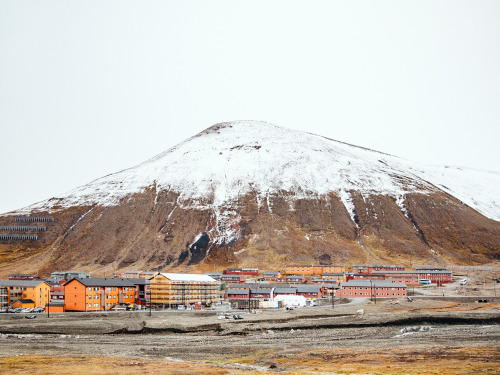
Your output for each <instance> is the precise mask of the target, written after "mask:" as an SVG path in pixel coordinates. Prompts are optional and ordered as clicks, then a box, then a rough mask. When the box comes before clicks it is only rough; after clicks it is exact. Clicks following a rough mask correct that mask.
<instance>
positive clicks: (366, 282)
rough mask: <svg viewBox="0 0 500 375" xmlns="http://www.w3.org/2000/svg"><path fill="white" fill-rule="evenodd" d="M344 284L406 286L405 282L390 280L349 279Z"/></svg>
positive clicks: (380, 286) (383, 286)
mask: <svg viewBox="0 0 500 375" xmlns="http://www.w3.org/2000/svg"><path fill="white" fill-rule="evenodd" d="M344 286H363V287H370V286H374V287H379V288H388V287H391V288H406V284H404V283H396V282H394V281H390V280H349V281H348V282H345V283H342V287H344Z"/></svg>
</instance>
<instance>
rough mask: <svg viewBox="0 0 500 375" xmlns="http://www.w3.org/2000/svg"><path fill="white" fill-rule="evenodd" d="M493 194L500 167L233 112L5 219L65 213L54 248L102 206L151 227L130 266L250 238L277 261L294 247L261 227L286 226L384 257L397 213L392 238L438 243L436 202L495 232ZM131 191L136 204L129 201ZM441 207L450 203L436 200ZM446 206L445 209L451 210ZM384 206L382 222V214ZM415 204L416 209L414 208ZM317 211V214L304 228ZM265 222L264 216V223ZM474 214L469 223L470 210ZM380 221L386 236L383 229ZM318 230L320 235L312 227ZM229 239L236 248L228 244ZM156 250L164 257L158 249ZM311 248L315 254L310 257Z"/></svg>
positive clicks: (182, 258) (248, 242) (497, 192)
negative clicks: (383, 148)
mask: <svg viewBox="0 0 500 375" xmlns="http://www.w3.org/2000/svg"><path fill="white" fill-rule="evenodd" d="M498 197H500V173H499V172H487V171H479V170H471V169H463V168H452V167H439V166H432V167H427V166H421V165H418V164H417V163H414V162H410V161H407V160H404V159H401V158H398V157H396V156H392V155H388V154H384V153H381V152H377V151H373V150H369V149H366V148H362V147H357V146H353V145H350V144H346V143H343V142H339V141H335V140H332V139H328V138H325V137H322V136H319V135H314V134H309V133H305V132H300V131H295V130H290V129H286V128H282V127H279V126H276V125H272V124H268V123H263V122H256V121H236V122H230V123H222V124H217V125H214V126H212V127H210V128H208V129H206V130H205V131H203V132H201V133H199V134H197V135H195V136H194V137H192V138H189V139H188V140H186V141H184V142H182V143H180V144H178V145H177V146H175V147H172V148H170V149H169V150H167V151H165V152H164V153H162V154H160V155H158V156H156V157H154V158H152V159H150V160H148V161H146V162H144V163H142V164H140V165H138V166H136V167H133V168H130V169H127V170H124V171H121V172H118V173H115V174H111V175H108V176H106V177H103V178H101V179H98V180H95V181H93V182H91V183H89V184H87V185H84V186H81V187H79V188H77V189H74V190H72V191H70V192H69V193H67V194H64V195H63V196H61V197H57V198H52V199H50V200H48V201H44V202H40V203H38V204H35V205H32V206H30V207H27V208H25V209H22V210H19V211H15V212H12V213H9V214H7V215H6V216H4V218H3V219H4V221H5V220H8V218H9V216H10V217H12V216H14V215H17V216H19V215H31V214H34V213H37V214H39V213H45V214H47V215H53V216H55V217H65V218H67V219H68V223H67V226H65V225H62V226H61V227H60V231H61V233H59V236H56V237H54V238H55V240H56V241H57V240H60V236H61V235H62V236H63V237H64V239H63V240H61V241H60V243H58V244H55V242H52V243H50V241H49V243H46V244H45V246H49V245H50V246H52V251H54V249H59V248H67V247H68V246H70V247H72V246H75V245H70V244H71V241H69V240H68V238H70V237H72V236H73V235H74V234H75V233H78V231H79V230H78V228H85V233H87V234H92V235H93V236H94V237H95V236H96V233H94V232H93V230H91V229H89V228H97V227H100V224H102V223H105V222H106V220H107V219H106V217H107V216H109V215H111V216H114V217H115V220H117V221H119V222H120V221H124V222H127V223H128V224H126V225H122V226H120V228H121V229H120V231H125V232H128V231H131V232H129V233H132V232H133V230H132V228H136V227H138V226H141V225H142V226H146V227H147V228H148V229H147V232H148V233H149V235H150V237H151V238H153V239H154V238H156V240H153V241H152V242H151V239H149V240H148V241H146V242H147V243H148V245H147V246H146V247H148V248H150V250H147V251H146V250H141V251H144V252H147V253H148V254H149V253H151V255H148V259H152V260H147V259H143V258H142V259H141V258H140V257H139V258H138V257H132V258H133V261H132V262H131V263H130V264H137V265H138V266H140V265H142V266H151V265H153V264H156V265H157V266H162V265H171V264H173V263H175V264H177V265H179V264H184V263H185V262H188V263H191V264H194V263H197V264H198V263H200V261H201V260H203V259H204V260H205V261H206V260H207V259H208V258H210V252H212V253H216V252H217V249H218V248H223V247H224V246H226V254H225V255H224V257H225V258H227V259H225V261H227V262H234V261H237V262H239V259H245V258H248V259H247V260H248V261H250V260H251V259H252V257H253V256H254V255H255V254H253V255H252V253H255V251H253V250H252V249H254V248H260V249H262V248H269V249H271V250H270V252H271V253H273V254H274V253H275V255H276V254H277V256H278V257H279V255H280V254H281V257H282V258H283V259H284V260H290V261H293V260H294V259H295V258H294V257H293V255H292V254H288V253H286V252H283V251H281V252H280V250H279V249H278V248H279V245H278V244H272V242H273V240H271V239H272V238H274V237H276V236H275V235H271V234H269V233H268V232H269V230H271V229H272V230H273V231H274V232H273V233H275V234H276V233H278V235H277V237H279V238H286V236H289V237H290V238H296V239H297V241H299V240H298V237H300V241H299V242H302V240H303V239H305V241H307V242H308V246H303V245H300V246H298V247H305V248H307V249H309V250H308V251H306V253H307V252H309V253H310V252H314V251H316V250H315V249H317V248H322V249H324V251H325V253H324V254H322V255H326V256H325V257H324V258H325V259H339V260H341V259H347V258H350V257H349V256H344V255H342V256H341V255H340V254H341V253H342V252H343V251H340V252H339V254H337V255H339V256H338V257H336V252H335V243H334V242H331V241H332V240H333V239H334V238H336V241H337V242H339V241H340V242H342V243H343V245H342V246H340V247H339V248H343V249H344V248H346V246H347V245H348V246H347V248H350V247H353V248H356V249H357V250H356V251H354V252H355V253H356V254H357V255H356V256H355V257H354V258H359V259H361V258H363V257H364V258H367V260H369V259H370V257H372V258H377V257H378V258H380V259H382V258H383V257H382V258H381V257H380V256H379V255H377V254H378V253H379V249H384V248H393V245H390V244H387V243H386V241H391V238H393V237H394V232H398V231H399V229H398V230H396V229H395V228H394V225H395V223H392V222H393V221H395V222H398V220H401V221H402V223H403V224H401V223H398V224H397V225H396V226H402V227H401V228H400V229H402V228H403V227H405V230H404V231H403V232H405V231H407V230H408V228H406V226H409V227H410V232H411V231H413V232H414V233H413V234H411V233H406V234H404V235H402V233H399V232H398V240H397V241H396V242H398V243H400V244H401V245H403V244H405V243H409V245H408V246H406V247H407V248H412V249H413V248H414V247H415V246H416V247H415V249H416V248H419V249H420V248H422V247H423V248H426V249H427V250H428V251H429V252H430V253H429V255H430V256H436V255H435V254H437V253H438V252H440V251H441V252H442V250H446V249H447V245H446V244H445V243H441V242H440V241H433V240H432V239H431V241H429V238H428V237H429V234H430V232H433V230H430V228H429V229H427V228H426V226H427V225H428V226H429V227H432V225H433V224H432V223H431V221H432V220H433V219H429V217H432V216H433V213H436V212H444V211H446V214H445V216H446V217H449V216H450V215H451V221H452V222H453V225H451V224H450V226H449V227H453V228H454V227H456V226H457V220H458V221H459V222H462V221H463V220H465V219H464V218H463V216H464V212H467V214H465V216H470V215H474V216H475V217H476V216H477V217H480V218H481V220H480V221H484V222H487V223H488V224H487V227H488V228H487V229H485V230H486V231H491V230H493V231H494V232H495V233H496V234H497V235H498V228H499V223H498V221H500V200H499V198H498ZM139 201H144V202H142V203H141V204H140V205H138V202H139ZM381 202H383V203H381ZM143 205H144V207H143ZM146 206H147V208H146ZM308 206H309V207H308ZM445 206H448V207H447V208H443V207H445ZM450 207H453V212H454V213H453V214H452V213H450V212H449V211H450ZM471 208H472V209H473V210H472V209H471ZM422 210H423V211H422ZM443 210H444V211H443ZM474 210H475V211H477V212H475V211H474ZM459 211H461V213H460V214H458V212H459ZM70 212H71V213H72V214H70ZM117 212H120V216H119V217H117V216H116V215H117ZM138 212H141V214H138ZM304 212H308V214H307V215H308V216H309V215H310V216H311V217H310V218H309V219H306V221H309V222H301V220H303V219H301V216H303V213H304ZM388 212H390V216H391V217H392V218H391V219H390V221H391V223H387V218H384V217H385V216H386V215H387V213H388ZM398 212H399V214H398ZM421 212H424V213H426V214H425V215H422V218H419V214H420V213H421ZM474 212H475V213H474ZM146 213H147V214H146ZM480 214H481V215H480ZM141 215H142V216H144V215H145V216H144V217H142V216H141ZM315 215H317V217H316V218H315V217H314V216H315ZM325 215H326V216H325ZM398 215H399V219H398V220H396V219H395V216H398ZM483 215H484V216H483ZM437 216H441V215H440V214H438V215H437ZM133 217H138V220H133V219H132V218H133ZM139 217H140V218H139ZM194 217H196V219H195V222H197V224H196V225H193V223H189V224H187V223H184V224H182V227H183V228H184V229H183V230H182V235H180V234H177V233H178V232H179V228H180V227H179V223H180V222H185V221H186V220H188V218H190V219H192V218H194ZM326 217H327V218H329V219H327V218H326ZM457 218H460V219H457ZM487 218H490V219H492V220H496V222H495V221H492V220H488V219H487ZM318 219H319V221H321V222H322V223H321V224H319V223H318V224H314V225H312V227H314V228H310V227H311V223H316V222H317V221H318ZM330 219H331V220H330ZM248 220H250V221H248ZM438 220H442V218H441V219H438ZM471 220H472V219H471ZM263 221H266V222H267V223H266V224H265V225H264V223H263ZM465 221H467V220H465ZM472 221H474V222H475V223H476V224H477V219H476V218H474V219H473V220H472ZM91 222H92V224H91ZM100 222H101V223H100ZM132 222H133V223H134V224H133V225H132V228H131V227H130V225H131V223H132ZM255 222H260V224H259V225H260V226H261V227H262V226H264V227H267V229H265V230H264V229H262V230H263V231H264V232H266V233H267V236H268V237H269V240H266V241H264V242H265V245H263V243H262V241H263V240H262V236H263V233H261V232H262V231H261V232H258V231H257V232H258V233H257V232H256V228H255ZM139 223H142V224H140V225H139ZM152 223H154V224H152ZM176 223H177V224H176ZM405 224H406V225H405ZM115 226H116V224H114V225H113V227H115ZM490 226H491V228H489V227H490ZM187 227H190V229H186V228H187ZM316 227H317V228H316ZM292 228H293V230H292ZM304 228H305V229H304ZM143 229H144V228H143ZM312 229H314V230H312ZM386 230H389V232H391V234H387V236H385V235H384V234H383V232H385V231H386ZM478 230H479V229H478ZM89 231H90V233H89ZM290 231H293V232H294V233H290ZM97 232H99V231H97ZM173 232H176V234H172V233H173ZM305 232H308V233H305ZM319 232H322V235H321V236H322V238H321V236H320V237H318V236H316V234H318V233H319ZM323 232H324V233H323ZM351 232H352V233H351ZM82 235H83V234H82ZM103 235H104V236H105V234H103ZM455 235H456V233H455V234H453V236H452V237H454V236H455ZM329 236H330V237H331V238H330V239H329ZM47 237H49V236H47ZM77 237H78V236H77ZM98 237H99V236H98ZM414 237H415V238H414ZM430 237H432V238H433V237H434V234H433V235H432V236H430ZM79 238H80V240H81V237H79ZM160 238H161V241H160ZM311 238H315V241H319V242H318V244H316V245H311V244H310V242H311ZM368 239H369V241H368ZM184 240H185V241H184ZM344 240H348V241H347V242H349V244H347V243H346V242H345V241H344ZM87 241H88V239H87ZM123 241H124V243H123V244H121V245H120V244H119V243H116V241H109V239H108V240H107V241H104V242H105V243H107V242H109V243H110V244H109V251H110V252H111V253H113V254H121V253H122V252H123V251H122V250H123V249H120V246H122V248H128V250H127V251H128V252H130V251H131V249H132V248H137V247H138V245H137V244H135V245H131V239H130V238H127V239H125V238H124V239H123ZM155 241H156V242H155ZM200 241H201V242H200ZM276 241H277V242H280V241H279V240H276ZM393 241H394V239H393ZM447 241H448V240H446V241H445V242H447ZM118 242H119V241H118ZM132 242H133V241H132ZM186 242H187V243H186ZM452 242H453V245H452V247H456V246H457V244H456V243H455V242H457V241H452ZM153 243H154V245H152V244H153ZM159 243H160V244H161V246H160V245H159ZM320 243H321V244H320ZM65 244H66V245H65ZM227 244H231V246H233V247H234V250H235V251H229V250H227ZM256 244H257V245H256ZM259 244H260V245H259ZM450 245H451V244H450ZM463 245H464V244H462V245H461V246H462V247H463ZM476 245H477V244H476ZM0 246H1V244H0ZM176 246H177V248H176V249H174V248H175V247H176ZM179 246H180V248H179ZM467 246H468V245H467ZM467 246H466V247H467ZM77 247H78V246H77ZM295 247H297V246H295ZM469 247H470V246H469ZM200 248H201V249H202V252H201V253H200V251H199V250H200ZM167 249H168V251H167ZM420 250H421V249H420ZM420 250H419V251H417V250H415V251H414V252H415V256H416V257H418V255H417V253H419V252H420V253H422V251H420ZM431 250H432V251H431ZM321 251H323V250H321ZM412 251H413V250H412ZM157 253H161V254H163V256H160V257H159V258H158V254H157ZM167 253H169V254H170V255H172V254H174V253H175V256H173V255H172V256H171V259H170V258H169V256H170V255H167ZM219 253H220V249H219ZM285 253H286V254H285ZM371 253H372V254H371ZM403 253H404V251H403ZM406 253H408V251H406ZM155 254H156V255H155ZM235 254H236V255H235ZM285 255H286V256H285ZM407 255H408V254H407ZM421 255H422V254H421ZM219 256H220V254H219ZM440 256H441V257H442V256H443V255H440ZM155 257H156V258H158V260H155V259H156V258H155ZM235 257H236V258H239V259H235ZM118 258H120V257H118ZM125 258H126V257H125ZM136 258H137V259H136ZM305 258H307V256H305ZM305 258H304V259H305ZM309 258H311V259H309ZM309 258H308V260H314V256H312V257H309ZM351 258H352V257H351ZM210 259H212V260H213V259H214V258H213V257H212V258H210ZM297 259H300V257H299V258H297ZM443 259H444V258H442V259H440V260H443ZM110 260H111V259H110ZM126 262H127V261H125V263H123V260H122V261H121V266H119V268H123V267H124V266H126ZM155 262H156V263H155ZM103 263H105V262H100V264H103ZM110 263H116V260H114V261H112V262H110ZM158 263H159V264H158ZM239 263H241V262H239ZM243 263H245V262H243Z"/></svg>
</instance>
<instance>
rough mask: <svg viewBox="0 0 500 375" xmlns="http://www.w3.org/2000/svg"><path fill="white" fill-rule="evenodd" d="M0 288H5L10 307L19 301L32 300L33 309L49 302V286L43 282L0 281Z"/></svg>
mask: <svg viewBox="0 0 500 375" xmlns="http://www.w3.org/2000/svg"><path fill="white" fill-rule="evenodd" d="M0 287H4V288H7V290H8V305H9V306H10V307H12V306H13V304H14V302H16V301H19V300H21V299H24V300H28V299H30V300H32V301H33V303H34V307H44V306H45V305H46V304H48V303H49V302H50V285H49V284H47V283H46V282H45V281H43V280H0Z"/></svg>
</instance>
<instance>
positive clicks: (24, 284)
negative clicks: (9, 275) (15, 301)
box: [0, 279, 45, 288]
mask: <svg viewBox="0 0 500 375" xmlns="http://www.w3.org/2000/svg"><path fill="white" fill-rule="evenodd" d="M41 283H45V280H41V279H36V280H0V286H8V287H12V286H17V287H28V288H32V287H35V286H38V285H40V284H41Z"/></svg>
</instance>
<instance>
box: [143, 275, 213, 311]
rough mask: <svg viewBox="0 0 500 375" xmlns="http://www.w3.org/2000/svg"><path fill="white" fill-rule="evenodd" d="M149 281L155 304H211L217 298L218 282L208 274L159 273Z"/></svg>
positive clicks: (151, 299) (151, 295)
mask: <svg viewBox="0 0 500 375" xmlns="http://www.w3.org/2000/svg"><path fill="white" fill-rule="evenodd" d="M149 282H150V301H151V303H152V304H153V305H159V304H165V305H167V304H168V305H189V304H193V303H197V302H201V303H204V304H209V303H212V302H214V301H215V300H216V286H217V285H216V284H217V282H216V281H215V279H213V278H212V277H210V276H208V275H199V274H185V273H159V274H157V275H155V276H153V277H152V278H151V279H150V280H149Z"/></svg>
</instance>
